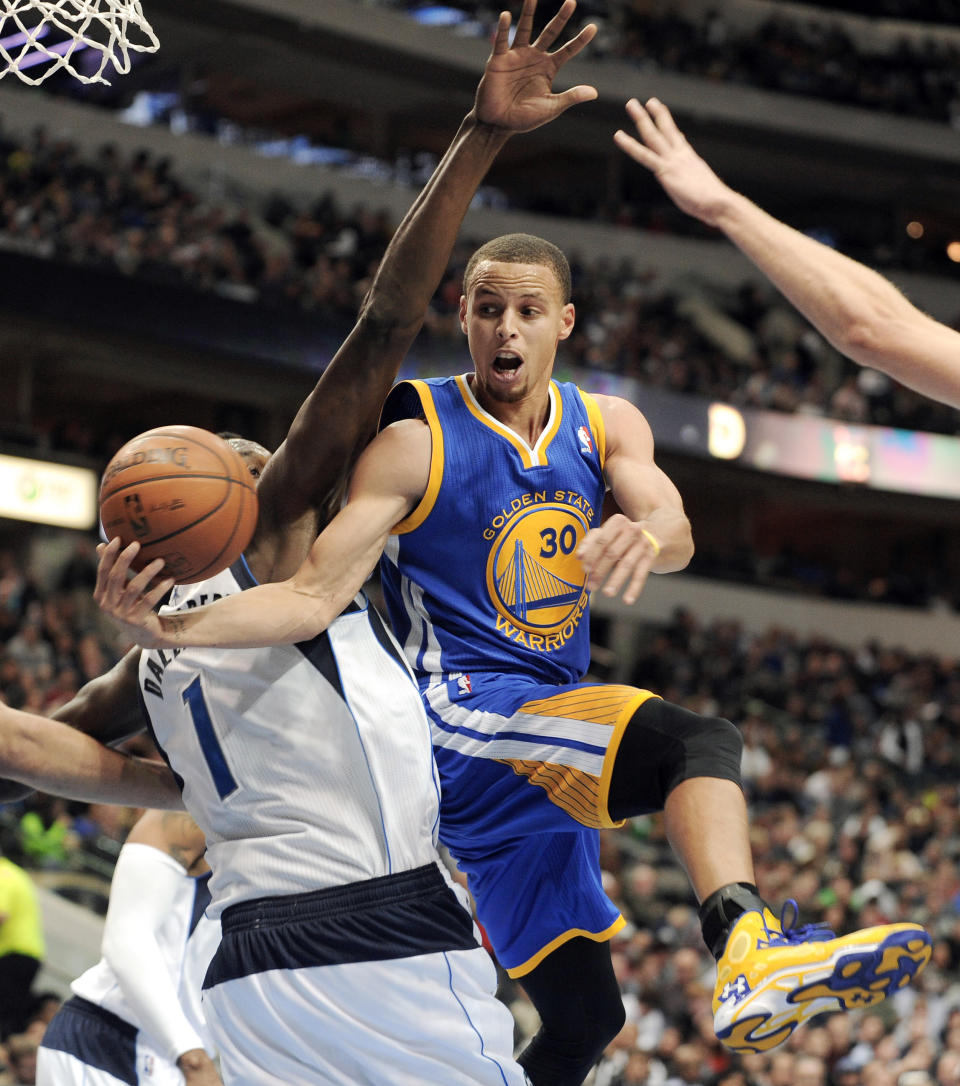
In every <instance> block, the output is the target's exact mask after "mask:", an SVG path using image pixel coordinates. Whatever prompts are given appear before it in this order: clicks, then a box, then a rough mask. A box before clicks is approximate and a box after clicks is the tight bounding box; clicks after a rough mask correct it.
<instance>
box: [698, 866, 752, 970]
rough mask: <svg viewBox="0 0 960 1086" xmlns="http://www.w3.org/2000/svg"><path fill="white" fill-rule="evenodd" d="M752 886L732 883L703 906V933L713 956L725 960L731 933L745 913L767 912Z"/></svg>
mask: <svg viewBox="0 0 960 1086" xmlns="http://www.w3.org/2000/svg"><path fill="white" fill-rule="evenodd" d="M767 907H768V906H767V903H766V902H765V901H764V900H763V898H762V897H760V894H759V893H758V892H757V888H756V886H754V885H753V883H752V882H730V883H727V885H726V886H721V887H720V889H719V890H714V892H713V893H712V894H711V895H710V896H709V897H708V898H706V900H705V901H704V902H703V904H702V905H701V906H700V930H701V931H702V932H703V941H704V942H705V943H706V944H707V946H708V948H709V949H710V953H711V954H712V955H713V956H714V958H716V959H717V961H719V960H720V958H721V957H722V956H723V948H724V947H725V946H726V943H727V936H728V935H729V934H730V929H731V928H732V927H733V925H734V924H735V923H736V921H737V920H738V919H739V917H741V916H742V915H743V914H744V913H748V912H753V911H754V910H758V911H759V910H762V909H764V908H767Z"/></svg>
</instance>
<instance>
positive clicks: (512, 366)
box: [493, 351, 523, 373]
mask: <svg viewBox="0 0 960 1086" xmlns="http://www.w3.org/2000/svg"><path fill="white" fill-rule="evenodd" d="M522 364H523V359H522V358H521V357H520V356H519V355H518V354H514V353H513V352H512V351H500V352H499V354H497V356H496V357H495V358H494V360H493V368H494V370H495V371H496V372H497V373H514V372H515V371H516V370H518V369H519V368H520V366H521V365H522Z"/></svg>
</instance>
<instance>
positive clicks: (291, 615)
mask: <svg viewBox="0 0 960 1086" xmlns="http://www.w3.org/2000/svg"><path fill="white" fill-rule="evenodd" d="M343 523H344V519H343V514H341V518H340V519H338V520H337V521H335V522H334V526H332V527H331V528H328V529H327V531H326V532H325V533H324V535H321V536H320V538H319V539H318V541H317V542H316V543H315V544H314V549H313V551H311V554H310V557H309V558H308V559H307V561H306V562H305V563H304V565H303V566H302V567H301V568H300V569H299V570H298V571H297V573H296V574H294V576H293V577H291V578H290V580H287V581H280V582H277V583H275V584H265V585H258V586H257V587H256V588H250V589H248V590H247V591H246V592H240V593H237V594H236V595H233V596H227V597H226V598H225V599H221V600H217V601H216V602H215V603H211V604H208V605H207V606H205V607H197V608H194V609H192V610H187V611H178V612H177V613H176V614H169V615H163V616H161V618H160V630H161V633H160V639H159V643H158V642H157V641H155V640H152V641H151V644H152V645H153V646H154V647H159V648H186V647H187V646H195V647H204V646H207V647H218V648H256V647H258V646H261V645H290V644H295V643H297V642H299V641H309V640H310V639H311V638H313V637H316V636H317V635H318V634H320V633H322V632H323V631H324V630H325V629H326V628H327V627H328V626H329V625H330V623H331V622H333V620H334V619H335V618H336V617H337V616H338V615H339V614H340V612H341V611H343V609H344V608H345V607H346V606H347V604H349V603H350V601H351V600H352V599H353V598H354V596H356V594H357V593H358V592H359V591H360V589H361V588H362V587H363V584H364V582H365V581H366V579H367V577H368V576H369V575H370V571H371V570H372V569H373V567H374V565H375V564H376V561H377V559H378V558H379V557H380V553H381V551H382V549H383V542H384V539H383V538H380V539H377V540H376V541H374V542H373V543H371V544H369V545H368V546H366V547H363V548H360V549H358V550H353V549H348V548H346V547H343V548H339V547H338V542H339V538H340V536H339V535H337V533H336V529H337V528H338V527H339V526H340V525H341V524H343ZM331 533H333V535H332V536H331ZM384 538H385V537H384Z"/></svg>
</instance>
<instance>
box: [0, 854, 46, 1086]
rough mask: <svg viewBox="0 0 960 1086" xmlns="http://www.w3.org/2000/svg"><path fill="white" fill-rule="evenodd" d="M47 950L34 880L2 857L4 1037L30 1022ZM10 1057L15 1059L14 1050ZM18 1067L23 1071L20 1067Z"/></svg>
mask: <svg viewBox="0 0 960 1086" xmlns="http://www.w3.org/2000/svg"><path fill="white" fill-rule="evenodd" d="M44 950H45V947H44V941H43V924H42V919H41V916H40V906H39V904H38V902H37V893H36V890H35V889H34V886H33V880H32V879H31V878H30V876H29V875H28V874H27V872H26V871H24V870H23V869H22V868H21V867H18V866H17V865H16V864H14V863H12V862H11V861H10V860H8V859H7V858H6V857H5V856H0V1037H5V1036H6V1035H7V1034H8V1033H10V1032H11V1031H14V1030H21V1029H23V1028H24V1026H26V1024H27V1022H28V1021H29V1018H30V1015H31V1014H32V1013H33V1010H34V1004H35V999H34V996H33V993H32V991H31V989H32V987H33V981H34V978H35V977H36V975H37V972H38V971H39V969H40V966H41V964H42V962H43V955H44ZM10 1058H11V1062H15V1054H14V1052H13V1050H12V1049H11V1050H10ZM14 1069H15V1070H17V1071H18V1073H21V1072H19V1069H18V1068H17V1067H16V1066H15V1067H14ZM29 1081H31V1082H32V1081H33V1079H32V1078H31V1079H30V1080H29Z"/></svg>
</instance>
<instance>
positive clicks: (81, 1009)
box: [63, 995, 140, 1041]
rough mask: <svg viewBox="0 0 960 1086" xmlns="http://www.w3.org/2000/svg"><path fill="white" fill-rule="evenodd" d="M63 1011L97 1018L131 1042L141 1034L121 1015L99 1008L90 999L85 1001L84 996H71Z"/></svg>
mask: <svg viewBox="0 0 960 1086" xmlns="http://www.w3.org/2000/svg"><path fill="white" fill-rule="evenodd" d="M63 1009H64V1010H66V1011H76V1012H77V1013H78V1014H86V1015H89V1016H90V1017H91V1018H96V1019H98V1020H99V1021H101V1022H103V1024H104V1025H105V1026H109V1027H110V1028H111V1029H113V1030H116V1031H117V1033H121V1034H123V1036H124V1037H127V1038H128V1039H129V1040H132V1041H133V1040H136V1037H137V1034H138V1033H139V1032H140V1031H139V1030H138V1029H137V1027H136V1026H135V1025H133V1024H132V1023H130V1022H128V1021H127V1020H126V1019H125V1018H121V1017H120V1016H119V1015H116V1014H113V1013H112V1012H111V1011H108V1010H106V1009H105V1008H103V1007H101V1006H99V1004H97V1003H91V1002H90V1000H89V999H84V998H83V996H78V995H75V996H71V997H70V998H69V999H68V1000H67V1001H66V1003H64V1005H63Z"/></svg>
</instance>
